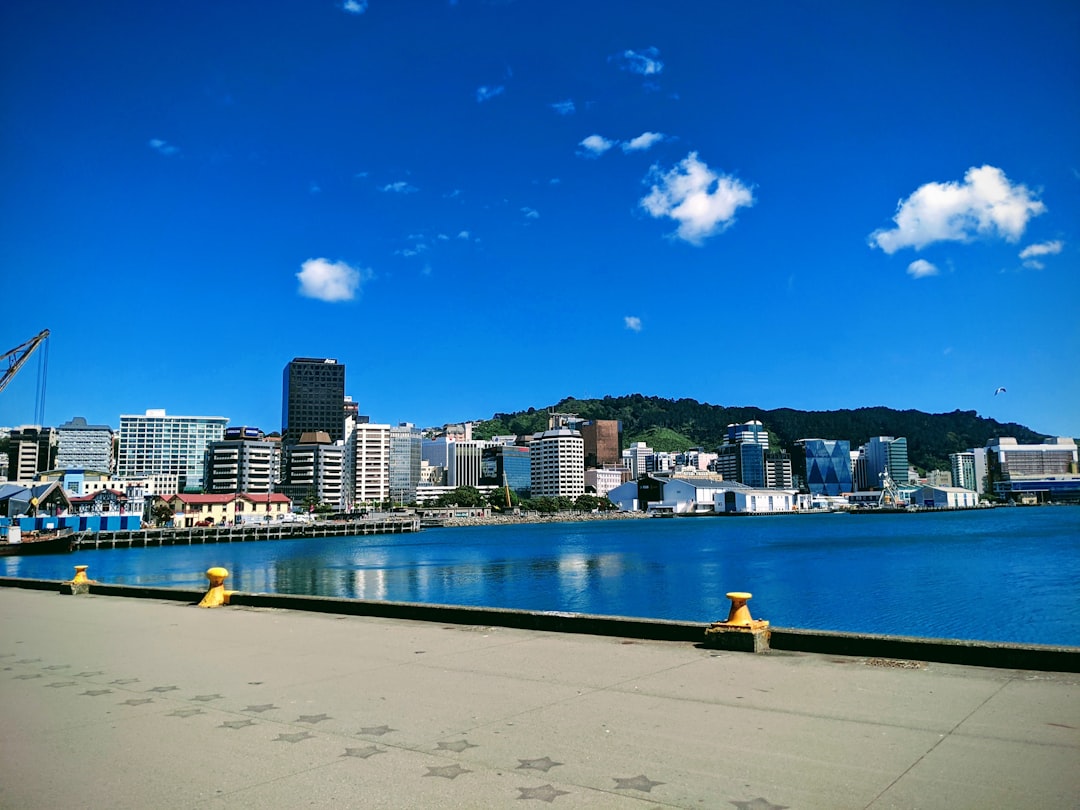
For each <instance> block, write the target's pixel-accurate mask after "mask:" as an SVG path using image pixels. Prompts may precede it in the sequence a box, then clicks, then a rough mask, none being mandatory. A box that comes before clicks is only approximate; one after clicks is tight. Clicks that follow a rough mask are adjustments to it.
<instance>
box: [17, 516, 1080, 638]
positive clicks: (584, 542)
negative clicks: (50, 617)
mask: <svg viewBox="0 0 1080 810" xmlns="http://www.w3.org/2000/svg"><path fill="white" fill-rule="evenodd" d="M76 563H85V564H87V565H89V566H90V571H89V574H90V576H91V577H92V578H94V579H96V580H98V581H101V582H108V583H112V584H121V585H148V586H165V587H182V588H203V587H205V584H206V580H205V577H204V572H205V571H206V569H207V568H209V567H211V566H216V565H219V566H224V567H225V568H227V569H229V571H230V573H231V576H230V579H229V582H228V585H227V587H231V588H233V589H236V590H241V591H248V592H266V593H287V594H310V595H318V596H334V597H345V598H350V599H376V600H390V601H402V602H422V603H429V604H452V605H470V606H482V607H499V608H516V609H524V610H537V611H564V612H574V613H592V614H603V615H616V616H635V617H647V618H654V619H673V620H684V621H700V622H709V621H715V620H717V619H723V618H726V616H727V611H728V605H729V603H728V600H727V598H726V597H725V594H726V593H727V592H728V591H750V592H752V593H753V599H752V600H751V602H750V608H751V611H752V612H753V614H754V616H755V618H763V619H768V620H769V621H770V622H771V623H772V624H773V625H774V626H779V627H794V628H806V629H819V630H836V631H850V632H862V633H884V634H891V635H911V636H925V637H935V638H956V639H969V640H984V641H1003V642H1015V643H1036V644H1061V645H1071V646H1080V507H1072V506H1058V507H1039V508H1019V507H1018V508H997V509H985V510H974V511H964V512H935V513H925V514H881V515H847V514H822V515H799V516H775V517H772V516H770V517H764V516H763V517H741V518H721V517H707V518H687V519H674V520H671V519H668V520H657V519H649V520H617V521H586V522H575V523H562V522H560V523H541V524H523V525H512V526H482V527H467V528H464V527H463V528H441V529H428V530H424V531H422V532H419V533H416V534H399V535H375V536H365V537H333V538H322V539H305V540H277V541H269V542H247V543H232V544H218V545H200V546H171V547H161V548H145V549H142V548H137V549H115V550H102V551H88V552H82V553H80V554H76V555H44V556H38V557H32V556H28V557H7V558H3V559H0V574H2V575H4V576H13V577H29V578H41V579H68V578H70V577H71V575H72V572H73V567H72V566H73V565H74V564H76Z"/></svg>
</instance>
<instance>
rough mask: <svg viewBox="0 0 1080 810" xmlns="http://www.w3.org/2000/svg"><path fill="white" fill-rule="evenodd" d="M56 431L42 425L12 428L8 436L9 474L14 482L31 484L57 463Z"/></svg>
mask: <svg viewBox="0 0 1080 810" xmlns="http://www.w3.org/2000/svg"><path fill="white" fill-rule="evenodd" d="M56 444H57V435H56V429H55V428H51V427H41V426H40V425H22V426H21V427H17V428H12V429H11V433H10V434H9V436H8V472H7V476H8V478H9V479H11V480H12V481H23V482H29V481H32V480H33V479H34V476H35V475H36V474H37V473H39V472H45V471H46V470H51V469H52V468H53V467H54V466H55V462H56Z"/></svg>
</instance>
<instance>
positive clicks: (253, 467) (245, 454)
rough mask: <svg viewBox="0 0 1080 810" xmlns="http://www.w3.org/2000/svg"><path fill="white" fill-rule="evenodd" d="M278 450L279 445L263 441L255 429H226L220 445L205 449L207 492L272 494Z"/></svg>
mask: <svg viewBox="0 0 1080 810" xmlns="http://www.w3.org/2000/svg"><path fill="white" fill-rule="evenodd" d="M278 449H279V448H278V443H277V442H268V441H266V440H265V436H264V434H263V432H262V431H261V430H259V429H258V428H252V427H237V428H226V429H225V434H224V436H223V437H222V439H221V441H217V442H211V443H210V445H209V446H208V447H207V451H206V491H207V492H247V493H266V492H271V491H273V488H274V470H275V469H276V468H277V460H276V458H275V456H276V454H277V452H278Z"/></svg>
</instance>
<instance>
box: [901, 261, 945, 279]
mask: <svg viewBox="0 0 1080 810" xmlns="http://www.w3.org/2000/svg"><path fill="white" fill-rule="evenodd" d="M907 274H908V275H909V276H911V277H912V278H926V277H927V276H936V275H937V274H938V269H937V267H935V266H934V265H932V264H930V262H928V261H926V259H916V260H915V261H913V262H912V263H911V264H909V265H908V266H907Z"/></svg>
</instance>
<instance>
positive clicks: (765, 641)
mask: <svg viewBox="0 0 1080 810" xmlns="http://www.w3.org/2000/svg"><path fill="white" fill-rule="evenodd" d="M752 596H753V594H750V593H747V592H746V591H732V592H730V593H729V594H728V595H727V598H728V599H730V600H731V610H730V611H729V612H728V617H727V621H723V622H713V623H712V624H711V625H710V626H709V627H708V628H706V630H705V643H706V645H708V646H710V647H719V648H720V649H722V650H741V651H744V652H756V653H760V652H768V650H769V623H768V622H767V621H764V620H759V619H755V618H754V617H753V616H751V615H750V608H748V607H747V606H746V603H747V602H749V601H750V598H751V597H752Z"/></svg>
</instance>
